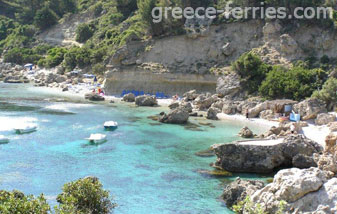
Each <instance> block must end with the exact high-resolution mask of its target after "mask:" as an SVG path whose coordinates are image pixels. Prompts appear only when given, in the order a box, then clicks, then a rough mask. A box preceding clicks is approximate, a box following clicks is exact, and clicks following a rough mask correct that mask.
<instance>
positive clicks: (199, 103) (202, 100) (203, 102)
mask: <svg viewBox="0 0 337 214" xmlns="http://www.w3.org/2000/svg"><path fill="white" fill-rule="evenodd" d="M218 100H219V98H218V96H216V95H213V96H206V95H203V94H202V95H199V96H198V97H197V98H196V99H195V100H194V105H195V106H196V108H197V109H198V110H199V111H206V110H207V109H209V108H210V107H211V106H212V104H213V103H215V102H217V101H218Z"/></svg>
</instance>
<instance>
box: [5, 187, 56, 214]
mask: <svg viewBox="0 0 337 214" xmlns="http://www.w3.org/2000/svg"><path fill="white" fill-rule="evenodd" d="M0 213H2V214H33V213H38V214H47V213H50V207H49V205H48V204H47V201H46V199H45V198H44V196H43V195H41V196H39V197H37V198H35V197H34V196H32V195H29V196H25V195H24V194H23V193H22V192H19V191H13V192H7V191H3V190H2V191H0Z"/></svg>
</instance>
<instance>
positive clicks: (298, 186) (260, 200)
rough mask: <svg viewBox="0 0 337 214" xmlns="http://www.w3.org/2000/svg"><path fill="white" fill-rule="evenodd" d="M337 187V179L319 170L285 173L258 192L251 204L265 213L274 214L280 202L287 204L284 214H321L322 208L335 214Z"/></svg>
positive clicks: (284, 171) (253, 196)
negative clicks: (258, 206)
mask: <svg viewBox="0 0 337 214" xmlns="http://www.w3.org/2000/svg"><path fill="white" fill-rule="evenodd" d="M333 185H335V186H333ZM336 185H337V178H332V174H331V173H329V172H326V171H322V170H320V169H318V168H310V169H297V168H292V169H285V170H281V171H279V172H278V173H277V174H276V175H275V177H274V181H273V183H271V184H268V185H267V186H265V187H264V188H262V189H260V190H257V191H256V192H255V193H254V194H253V195H252V196H251V200H252V203H253V204H259V205H260V206H261V207H262V208H263V209H264V210H265V211H266V212H267V213H276V212H277V211H278V210H279V205H280V202H281V201H285V202H286V207H285V210H284V213H289V214H290V213H322V212H318V211H320V210H322V208H323V207H324V210H327V211H328V212H327V213H336V206H335V205H336V203H337V194H336V192H337V189H336ZM323 213H326V212H323Z"/></svg>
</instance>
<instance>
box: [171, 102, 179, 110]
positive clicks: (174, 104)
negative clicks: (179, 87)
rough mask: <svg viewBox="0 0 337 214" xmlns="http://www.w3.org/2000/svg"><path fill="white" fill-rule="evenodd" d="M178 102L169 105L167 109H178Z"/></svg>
mask: <svg viewBox="0 0 337 214" xmlns="http://www.w3.org/2000/svg"><path fill="white" fill-rule="evenodd" d="M179 105H180V104H179V102H174V103H171V104H170V105H169V108H170V109H176V108H178V107H179Z"/></svg>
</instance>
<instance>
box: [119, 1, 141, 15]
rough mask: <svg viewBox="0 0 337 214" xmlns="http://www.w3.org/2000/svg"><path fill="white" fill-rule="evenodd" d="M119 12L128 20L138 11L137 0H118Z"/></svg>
mask: <svg viewBox="0 0 337 214" xmlns="http://www.w3.org/2000/svg"><path fill="white" fill-rule="evenodd" d="M116 3H117V10H118V12H120V13H121V14H123V17H124V18H128V17H129V16H130V15H131V14H132V13H133V12H134V11H136V10H137V8H138V7H137V0H116Z"/></svg>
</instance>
